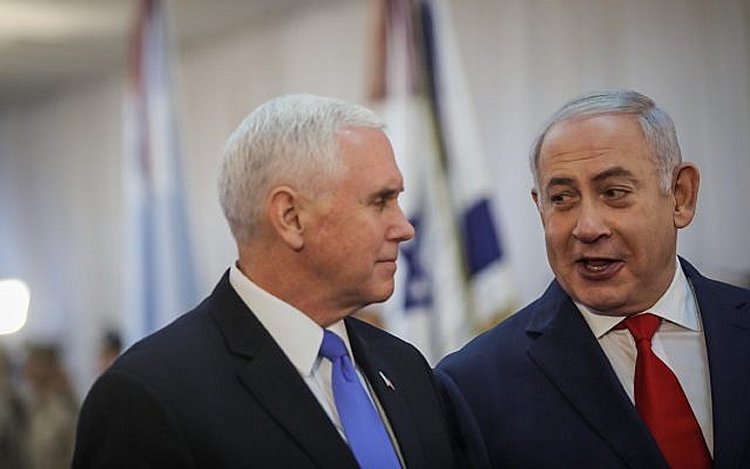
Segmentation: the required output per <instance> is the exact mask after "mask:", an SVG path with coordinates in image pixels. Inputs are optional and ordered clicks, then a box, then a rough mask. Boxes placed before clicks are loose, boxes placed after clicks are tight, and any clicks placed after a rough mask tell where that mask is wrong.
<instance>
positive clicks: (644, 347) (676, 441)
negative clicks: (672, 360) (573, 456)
mask: <svg viewBox="0 0 750 469" xmlns="http://www.w3.org/2000/svg"><path fill="white" fill-rule="evenodd" d="M659 324H661V318H659V317H658V316H654V315H653V314H650V313H646V314H640V315H638V316H631V317H629V318H628V319H626V320H625V321H623V322H622V323H621V324H620V325H618V327H617V328H627V329H628V330H629V331H630V333H631V334H632V335H633V338H634V339H635V346H636V349H637V350H638V357H637V358H636V362H635V386H634V388H635V407H636V409H637V410H638V414H640V416H641V418H642V419H643V421H644V422H646V426H648V428H649V430H651V434H652V435H653V436H654V439H655V440H656V443H657V444H658V445H659V449H661V452H662V454H663V455H664V459H666V461H667V463H668V464H669V466H670V467H671V468H672V469H682V468H691V469H695V468H710V467H711V465H712V461H711V455H710V454H709V452H708V447H707V446H706V441H705V440H704V439H703V434H702V433H701V429H700V426H699V425H698V421H697V420H696V419H695V415H694V414H693V410H692V409H691V408H690V404H689V403H688V400H687V397H685V393H684V392H683V391H682V387H681V386H680V382H679V381H678V380H677V377H676V376H675V374H674V373H673V372H672V370H670V369H669V367H668V366H667V365H666V364H665V363H664V362H663V361H661V360H660V359H659V357H657V356H656V354H654V352H653V350H651V338H652V337H653V336H654V332H656V329H657V328H658V327H659Z"/></svg>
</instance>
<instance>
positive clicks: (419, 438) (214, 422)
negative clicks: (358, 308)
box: [73, 274, 454, 469]
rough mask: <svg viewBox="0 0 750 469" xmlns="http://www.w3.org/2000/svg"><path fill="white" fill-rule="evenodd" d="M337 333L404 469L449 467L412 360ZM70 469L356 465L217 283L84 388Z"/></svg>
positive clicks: (433, 407)
mask: <svg viewBox="0 0 750 469" xmlns="http://www.w3.org/2000/svg"><path fill="white" fill-rule="evenodd" d="M345 324H346V328H347V331H348V334H349V339H350V343H351V347H352V353H353V355H354V358H355V360H356V362H357V363H358V364H359V366H360V368H361V370H362V371H363V373H364V374H365V375H366V376H367V379H368V381H369V382H370V383H371V385H372V388H373V390H374V392H375V394H376V395H377V397H378V399H379V401H380V403H381V404H382V407H383V409H384V411H385V413H386V415H387V416H388V420H389V422H390V424H391V426H392V428H393V432H394V434H395V437H396V439H397V440H398V443H399V446H400V449H401V454H402V455H403V458H404V461H405V463H406V465H407V467H414V468H432V467H453V462H454V461H453V453H452V450H451V446H450V441H449V436H448V435H449V432H448V429H447V427H446V423H445V420H444V417H443V414H442V409H441V407H440V403H439V397H438V392H437V389H436V387H435V385H434V381H433V380H432V375H431V370H430V368H429V366H428V365H427V363H426V362H425V360H424V358H423V357H422V355H420V354H419V352H417V350H416V349H415V348H414V347H412V346H411V345H409V344H407V343H406V342H403V341H401V340H399V339H397V338H396V337H394V336H392V335H390V334H388V333H386V332H384V331H381V330H380V329H377V328H375V327H372V326H370V325H368V324H366V323H363V322H362V321H358V320H357V319H354V318H346V319H345ZM381 373H382V375H383V376H385V377H387V378H388V381H389V382H390V383H391V385H388V384H387V383H386V381H385V380H384V379H383V378H382V377H381ZM73 467H74V468H76V469H78V468H118V467H122V468H145V467H149V468H152V467H153V468H251V467H263V468H266V467H268V468H271V467H287V468H289V467H294V468H313V467H318V468H352V467H357V464H356V462H355V459H354V457H353V455H352V453H351V451H350V450H349V447H348V446H347V445H346V443H345V441H344V440H343V439H342V438H341V437H340V435H339V433H338V431H337V430H336V428H335V427H334V425H333V424H332V423H331V421H330V419H329V417H328V416H327V414H326V413H325V411H324V410H323V409H322V407H321V406H320V404H319V403H318V401H317V400H316V398H315V397H314V395H313V394H312V392H311V391H310V389H309V388H308V387H307V385H306V384H305V382H304V381H303V379H302V377H301V376H300V375H299V372H298V371H297V369H296V368H295V367H294V365H293V364H292V363H291V362H290V361H289V359H288V358H287V357H286V355H285V354H284V353H283V351H282V350H281V349H280V348H279V346H278V345H277V343H276V342H275V341H274V340H273V338H272V337H271V336H270V334H269V333H268V332H267V331H266V330H265V329H264V328H263V326H262V325H261V323H260V322H259V321H258V319H257V318H256V317H255V315H254V314H253V313H252V312H251V311H250V310H249V309H248V308H247V306H246V305H245V304H244V303H243V301H242V300H241V299H240V297H239V296H238V295H237V294H236V292H235V291H234V289H233V288H232V287H231V285H230V283H229V278H228V274H225V275H224V276H223V278H222V279H221V281H220V282H219V284H218V285H217V287H216V288H215V290H214V291H213V293H212V294H211V295H210V296H209V297H208V298H206V299H205V300H204V301H203V302H202V303H201V304H200V305H199V306H197V307H196V308H195V309H194V310H192V311H191V312H189V313H186V314H185V315H183V316H182V317H181V318H179V319H178V320H176V321H175V322H173V323H172V324H171V325H169V326H167V327H166V328H164V329H162V330H161V331H159V332H157V333H155V334H154V335H152V336H150V337H148V338H146V339H144V340H142V341H141V342H139V343H137V344H136V345H134V346H133V347H132V348H130V349H129V350H128V351H127V352H126V353H125V354H123V356H122V357H121V358H120V359H118V360H117V361H116V362H115V364H114V365H113V366H112V367H111V368H109V370H108V371H106V372H105V373H104V374H103V375H102V376H101V377H100V378H99V379H98V380H97V381H96V383H95V384H94V386H93V387H92V389H91V390H90V392H89V393H88V396H87V397H86V399H85V402H84V404H83V408H82V410H81V413H80V418H79V426H78V432H77V439H76V448H75V454H74V462H73Z"/></svg>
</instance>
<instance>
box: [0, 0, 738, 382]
mask: <svg viewBox="0 0 750 469" xmlns="http://www.w3.org/2000/svg"><path fill="white" fill-rule="evenodd" d="M449 3H450V4H451V6H452V7H453V8H452V9H453V11H454V14H455V18H454V23H455V26H456V28H457V33H458V38H459V42H460V44H459V47H460V49H461V50H462V52H463V54H464V61H465V67H466V70H467V75H468V77H469V80H470V87H471V90H472V93H473V96H474V99H475V107H476V109H477V112H478V121H479V124H480V134H481V136H482V138H483V140H484V142H483V143H484V146H485V148H486V149H487V151H488V152H489V156H490V159H491V161H492V162H493V171H494V174H495V176H496V180H497V184H496V188H497V190H496V195H497V197H496V199H497V204H496V206H497V210H498V215H499V217H500V220H501V224H502V227H501V229H502V234H503V235H504V238H505V243H506V245H507V249H508V251H509V253H510V256H511V260H512V263H513V266H514V269H515V272H516V277H517V284H518V287H519V293H520V300H521V303H526V302H528V301H530V300H531V299H533V298H534V297H535V296H536V295H538V294H539V293H540V292H541V291H542V289H543V288H544V287H545V285H546V284H547V282H548V281H549V279H550V278H551V274H550V271H549V268H548V267H547V262H546V256H545V253H544V247H543V237H542V231H541V227H540V224H539V221H538V218H537V215H536V213H535V211H534V208H533V206H532V204H531V201H530V197H529V187H530V181H531V178H530V176H529V174H528V165H527V162H526V154H527V150H528V147H529V144H530V142H531V140H532V139H533V136H534V133H535V132H536V131H537V130H538V129H539V127H540V125H541V123H542V122H543V121H544V119H545V118H546V117H547V116H548V115H549V114H550V113H552V112H553V111H554V110H555V109H556V108H557V107H558V106H559V105H560V104H562V103H563V102H564V101H565V100H567V99H568V98H570V97H572V96H573V95H576V94H579V93H581V92H583V91H586V90H589V89H591V88H598V87H611V86H622V87H633V88H636V89H638V90H641V91H643V92H645V93H646V94H648V95H650V96H651V97H653V98H654V99H656V101H657V102H658V103H660V104H661V105H662V106H663V107H664V108H665V109H666V110H667V111H668V112H670V114H671V115H672V116H673V118H674V120H675V123H676V125H677V128H678V133H679V135H680V138H681V142H682V147H683V154H684V156H685V158H686V159H688V160H692V161H695V162H697V163H698V165H699V166H700V168H701V170H702V176H703V179H702V187H701V198H700V203H699V213H698V217H697V219H696V221H695V222H694V223H693V225H692V226H691V227H690V228H688V229H687V230H686V231H685V232H684V233H682V237H681V241H680V252H681V253H683V254H684V255H686V256H687V257H688V258H690V259H691V260H692V261H694V262H695V263H696V264H698V265H699V266H700V267H702V268H703V269H704V270H705V271H706V272H708V273H710V274H712V275H715V276H718V277H721V278H727V279H730V280H733V281H737V280H738V279H739V278H740V275H746V274H747V273H748V271H750V249H748V248H747V246H749V245H750V216H748V206H750V184H747V181H749V180H750V156H749V155H748V148H750V58H749V57H750V11H749V10H750V9H749V7H748V6H747V4H746V2H744V1H743V0H727V1H724V2H705V1H703V0H662V1H659V2H653V1H650V0H630V1H625V0H606V1H602V0H571V1H566V2H550V1H544V0H503V1H499V0H498V1H494V0H461V1H459V0H452V1H451V2H449ZM719 3H720V4H719ZM369 14H370V5H369V3H368V2H367V1H364V0H361V1H342V2H333V3H330V4H327V5H326V6H325V7H322V8H321V9H304V10H301V11H299V12H297V13H296V14H291V15H289V16H287V17H285V18H278V19H276V20H274V21H272V22H270V23H266V24H250V25H248V26H247V28H245V30H243V31H240V32H238V33H235V34H228V35H227V36H225V37H223V38H221V39H218V40H214V41H212V42H211V43H207V44H201V45H199V46H197V47H193V48H191V49H189V50H185V51H182V53H181V57H180V67H179V71H180V87H179V90H178V94H179V95H180V96H181V100H180V101H179V103H178V109H179V111H180V115H181V125H182V129H183V149H184V155H183V156H184V161H183V164H184V169H185V184H186V187H187V194H188V200H187V203H188V209H189V219H190V222H191V225H192V230H193V232H192V238H193V243H194V252H195V256H196V258H195V260H196V264H197V266H198V268H199V274H200V279H199V280H200V282H199V283H200V287H201V288H202V290H203V291H204V292H206V293H208V292H209V290H210V289H211V288H212V286H213V284H214V283H215V282H216V280H217V279H218V277H219V275H220V274H221V273H222V271H223V270H224V269H225V268H226V267H227V266H228V264H229V263H230V262H232V260H233V259H234V247H233V244H232V241H231V238H230V236H229V233H228V230H227V229H226V227H225V223H224V220H223V218H222V216H221V212H220V209H219V206H218V202H217V196H216V188H215V179H216V173H217V168H218V161H219V157H220V154H221V148H222V146H223V143H224V141H225V139H226V137H227V136H228V134H229V133H230V132H231V130H232V129H233V128H234V127H235V125H236V124H237V123H238V121H239V120H240V119H241V118H242V117H243V116H244V115H245V114H246V113H247V112H248V111H249V110H250V109H251V108H253V107H254V106H255V105H257V104H259V103H260V102H262V101H264V100H265V99H267V98H270V97H272V96H274V95H277V94H281V93H289V92H297V91H307V92H314V93H320V94H329V95H336V96H339V97H342V98H344V99H349V100H353V101H358V102H362V103H366V94H365V93H366V78H367V72H368V55H369V53H370V43H369V41H370V37H369V27H370V19H369ZM120 103H121V80H120V79H119V78H110V79H107V80H103V81H102V82H99V83H93V84H82V85H80V86H78V87H76V88H75V89H72V90H70V91H69V92H66V93H64V94H62V95H59V96H57V97H53V98H50V99H49V100H45V101H42V102H37V103H30V104H29V105H28V106H23V107H20V106H19V107H16V108H13V109H3V110H0V277H9V276H14V277H21V278H23V279H25V280H26V281H27V282H29V283H30V284H31V286H32V290H33V293H32V294H33V299H32V308H31V313H30V314H31V317H30V322H29V324H28V326H27V328H26V329H25V330H24V331H22V333H20V334H19V335H17V336H15V337H10V338H7V337H6V338H3V341H5V342H9V343H10V345H11V346H17V345H18V344H19V343H21V342H22V341H24V340H28V339H38V338H42V339H59V340H61V341H62V342H63V343H64V344H65V346H66V350H67V354H68V355H67V358H68V364H69V367H70V369H71V371H72V373H73V375H74V379H75V381H76V382H77V383H78V385H79V388H80V390H81V391H84V390H85V389H86V387H87V386H88V385H89V384H90V382H91V379H93V370H94V362H93V360H94V355H95V346H96V344H95V341H96V340H97V339H98V337H99V335H100V333H101V329H102V328H104V327H105V326H107V325H109V324H112V323H117V322H118V321H119V318H120V317H121V316H122V315H124V314H126V313H127V312H126V311H124V310H123V307H122V304H123V303H124V301H123V300H124V298H125V296H126V295H127V294H128V292H127V291H124V290H123V288H122V273H121V270H120V266H121V263H122V262H121V258H120V253H121V246H122V242H123V240H122V213H123V205H124V202H123V193H122V184H121V179H120V178H121V174H120V166H121V162H120V158H121V135H120V129H121V114H120Z"/></svg>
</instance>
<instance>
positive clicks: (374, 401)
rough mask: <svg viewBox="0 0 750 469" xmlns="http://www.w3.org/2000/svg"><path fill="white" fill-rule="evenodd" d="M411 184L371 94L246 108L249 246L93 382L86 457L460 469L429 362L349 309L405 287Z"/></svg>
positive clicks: (237, 198)
mask: <svg viewBox="0 0 750 469" xmlns="http://www.w3.org/2000/svg"><path fill="white" fill-rule="evenodd" d="M402 191H403V179H402V176H401V172H400V171H399V169H398V167H397V165H396V161H395V158H394V155H393V150H392V148H391V144H390V142H389V140H388V138H387V137H386V135H385V133H384V132H383V123H382V121H381V120H380V119H379V118H378V117H377V116H375V114H373V113H372V111H370V110H368V109H365V108H363V107H361V106H358V105H354V104H350V103H346V102H343V101H340V100H337V99H333V98H323V97H318V96H311V95H292V96H283V97H280V98H276V99H273V100H271V101H269V102H267V103H265V104H263V105H261V106H260V107H259V108H258V109H256V110H255V111H253V112H252V113H251V114H250V115H249V116H247V117H246V118H245V120H244V121H243V122H242V123H241V124H240V126H239V127H238V129H237V130H236V131H235V132H234V134H233V135H232V136H231V137H230V139H229V142H228V144H227V147H226V150H225V158H224V163H223V167H222V170H221V175H220V178H219V192H220V199H221V204H222V208H223V210H224V214H225V215H226V218H227V220H228V222H229V226H230V229H231V231H232V234H233V236H234V238H235V240H236V242H237V248H238V251H239V259H238V261H237V262H236V263H234V264H233V265H231V266H230V268H229V269H228V270H227V272H226V273H225V274H224V276H223V277H222V279H221V280H220V281H219V283H218V285H217V286H216V288H215V289H214V291H213V292H212V293H211V294H210V296H208V298H206V299H205V300H204V301H203V302H202V303H201V304H200V305H198V306H197V307H196V308H195V309H194V310H192V311H190V312H188V313H186V314H185V315H183V316H182V317H180V318H179V319H177V320H176V321H175V322H173V323H172V324H170V325H168V326H167V327H166V328H164V329H162V330H161V331H159V332H157V333H155V334H154V335H152V336H150V337H147V338H146V339H144V340H142V341H141V342H139V343H137V344H136V345H134V346H133V347H131V348H130V349H129V350H127V351H126V352H125V353H124V354H123V355H122V356H121V357H120V358H118V359H117V360H116V361H115V363H114V364H113V365H112V366H111V367H110V368H109V369H108V370H107V371H106V372H105V373H104V374H103V375H102V376H101V377H100V378H99V379H98V380H97V382H96V383H95V384H94V386H93V388H92V389H91V391H90V392H89V394H88V396H87V397H86V400H85V402H84V405H83V409H82V411H81V415H80V424H79V427H78V434H77V442H76V451H75V460H74V464H73V466H74V467H75V468H90V467H160V468H187V467H200V468H204V467H205V468H209V467H212V468H213V467H215V468H248V467H293V468H313V467H318V468H319V467H325V468H355V467H360V466H361V467H365V468H377V469H386V468H395V467H402V466H406V467H410V468H442V467H453V453H452V448H451V442H450V439H449V432H448V429H447V425H446V423H445V421H444V416H443V413H442V408H441V406H440V401H439V395H438V393H437V389H436V387H435V385H434V383H433V380H432V373H431V370H430V367H429V365H428V364H427V362H426V361H425V359H424V358H423V357H422V355H421V354H420V353H419V352H418V351H417V350H416V349H415V348H414V347H412V346H411V345H409V344H407V343H406V342H403V341H401V340H399V339H398V338H396V337H394V336H392V335H390V334H389V333H387V332H385V331H382V330H380V329H378V328H376V327H374V326H372V325H369V324H366V323H365V322H363V321H360V320H358V319H356V318H354V317H351V316H350V315H352V314H353V313H354V312H356V311H357V310H360V309H361V308H363V307H365V306H367V305H369V304H371V303H377V302H382V301H385V300H386V299H387V298H388V297H390V296H391V293H392V292H393V288H394V278H393V277H394V273H395V271H396V258H397V256H398V247H399V244H400V243H401V242H403V241H406V240H408V239H410V238H412V237H413V236H414V228H413V227H412V226H411V224H410V223H409V222H408V221H407V219H406V218H405V216H404V214H403V212H402V211H401V208H400V207H399V204H398V196H399V194H400V193H401V192H402Z"/></svg>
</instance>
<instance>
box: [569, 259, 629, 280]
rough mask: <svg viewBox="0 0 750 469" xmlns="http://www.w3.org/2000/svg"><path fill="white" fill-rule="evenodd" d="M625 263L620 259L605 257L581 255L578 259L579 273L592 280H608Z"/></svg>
mask: <svg viewBox="0 0 750 469" xmlns="http://www.w3.org/2000/svg"><path fill="white" fill-rule="evenodd" d="M623 265H625V263H624V262H623V261H621V260H618V259H607V258H603V257H581V258H580V259H578V260H576V266H577V270H578V273H579V274H580V275H581V276H582V277H584V278H587V279H590V280H607V279H609V278H611V277H612V276H613V275H615V274H616V273H617V272H618V271H619V270H620V269H621V268H622V266H623Z"/></svg>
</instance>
